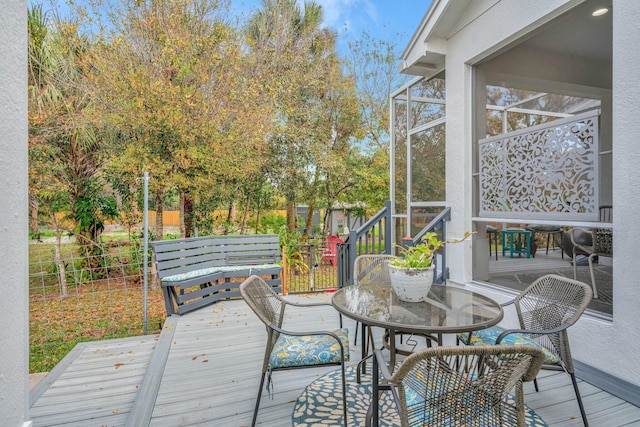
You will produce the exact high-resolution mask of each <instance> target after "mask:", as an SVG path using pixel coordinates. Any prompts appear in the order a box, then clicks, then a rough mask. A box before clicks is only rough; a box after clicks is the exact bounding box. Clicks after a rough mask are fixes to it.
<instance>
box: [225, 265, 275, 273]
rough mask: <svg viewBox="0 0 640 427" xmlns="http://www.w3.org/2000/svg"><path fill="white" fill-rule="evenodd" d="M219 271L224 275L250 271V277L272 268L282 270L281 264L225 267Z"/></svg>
mask: <svg viewBox="0 0 640 427" xmlns="http://www.w3.org/2000/svg"><path fill="white" fill-rule="evenodd" d="M217 268H218V270H219V271H222V272H223V273H231V272H234V271H243V270H249V275H251V274H258V275H259V274H260V272H261V271H264V270H270V269H272V268H278V269H282V266H281V265H280V264H257V265H225V266H224V267H217Z"/></svg>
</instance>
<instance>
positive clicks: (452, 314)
mask: <svg viewBox="0 0 640 427" xmlns="http://www.w3.org/2000/svg"><path fill="white" fill-rule="evenodd" d="M332 304H333V306H334V307H335V308H336V310H338V311H339V312H340V313H342V314H343V315H345V316H347V317H349V318H352V319H355V320H357V321H360V322H362V323H364V324H366V325H370V326H378V327H382V328H386V329H395V330H402V331H405V332H414V333H457V332H466V331H475V330H479V329H484V328H488V327H490V326H493V325H495V324H497V323H498V322H500V320H502V316H503V311H502V307H500V305H499V304H498V303H497V302H496V301H494V300H492V299H491V298H488V297H485V296H484V295H480V294H477V293H475V292H472V291H469V290H466V289H462V288H458V287H455V286H451V285H448V286H443V285H436V284H434V285H432V286H431V290H430V292H429V295H428V301H426V302H405V301H401V300H399V299H398V297H397V296H396V294H395V293H394V291H393V289H392V288H391V286H390V285H389V284H376V283H370V284H366V285H355V286H347V287H345V288H342V289H340V290H339V291H337V292H336V293H335V294H334V295H333V298H332Z"/></svg>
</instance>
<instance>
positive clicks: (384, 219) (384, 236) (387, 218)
mask: <svg viewBox="0 0 640 427" xmlns="http://www.w3.org/2000/svg"><path fill="white" fill-rule="evenodd" d="M389 253H391V201H389V200H387V201H385V202H384V208H382V209H381V210H380V211H379V212H378V213H377V214H375V215H374V216H373V217H372V218H371V219H369V220H368V221H367V222H366V223H364V224H363V225H362V226H361V227H360V228H358V229H357V230H351V231H350V232H349V236H348V237H347V239H346V240H345V242H344V243H343V244H338V286H339V287H340V288H342V287H343V286H346V285H350V284H352V283H353V278H352V276H353V266H354V264H355V261H356V258H357V257H358V255H363V254H389Z"/></svg>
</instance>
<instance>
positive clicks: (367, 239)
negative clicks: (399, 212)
mask: <svg viewBox="0 0 640 427" xmlns="http://www.w3.org/2000/svg"><path fill="white" fill-rule="evenodd" d="M450 220H451V208H450V207H447V208H445V209H444V210H443V211H442V212H440V213H439V214H438V215H437V216H436V217H435V218H434V219H433V220H432V221H431V222H430V223H429V224H428V225H427V226H426V227H425V228H423V229H422V230H421V231H420V232H419V233H418V234H416V235H415V237H414V238H413V239H412V240H410V241H408V242H407V246H413V245H417V244H419V243H420V241H421V240H422V238H423V237H424V235H425V234H426V233H429V232H434V233H437V234H438V235H439V236H438V237H439V238H440V239H441V240H446V238H447V222H448V221H450ZM391 246H392V242H391V202H390V201H387V202H385V207H384V208H383V209H382V210H380V212H378V213H377V214H376V215H375V216H374V217H373V218H371V219H370V220H369V221H367V222H366V223H365V224H364V225H363V226H362V227H360V228H358V229H357V230H353V231H351V233H350V234H349V237H348V238H347V240H346V241H345V243H343V244H338V260H337V261H338V287H340V288H341V287H343V286H348V285H351V284H352V283H353V265H354V264H355V260H356V258H357V257H358V256H359V255H365V254H390V253H391ZM435 264H436V270H435V273H434V279H433V280H434V282H435V283H443V282H445V281H446V280H447V279H448V278H449V268H448V267H447V252H446V246H445V247H443V248H442V249H441V250H440V252H439V253H438V254H437V256H436V260H435Z"/></svg>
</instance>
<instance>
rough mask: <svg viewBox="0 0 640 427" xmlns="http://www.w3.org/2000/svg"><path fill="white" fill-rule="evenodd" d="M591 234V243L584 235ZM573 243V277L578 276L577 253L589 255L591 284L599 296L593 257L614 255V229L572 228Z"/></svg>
mask: <svg viewBox="0 0 640 427" xmlns="http://www.w3.org/2000/svg"><path fill="white" fill-rule="evenodd" d="M589 234H591V244H590V245H589V244H588V241H587V242H585V241H584V236H585V235H589ZM569 236H570V238H571V244H572V245H573V278H574V279H575V278H576V277H577V273H578V272H577V264H578V263H577V262H576V256H577V255H580V254H582V255H586V256H588V257H589V272H590V273H591V286H592V287H593V297H594V298H598V289H597V288H596V277H595V275H594V274H593V259H594V258H595V257H597V256H607V257H612V256H613V230H612V229H610V228H593V229H591V230H586V229H583V228H578V227H576V228H572V229H571V230H569Z"/></svg>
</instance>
